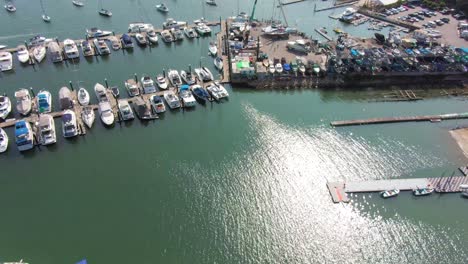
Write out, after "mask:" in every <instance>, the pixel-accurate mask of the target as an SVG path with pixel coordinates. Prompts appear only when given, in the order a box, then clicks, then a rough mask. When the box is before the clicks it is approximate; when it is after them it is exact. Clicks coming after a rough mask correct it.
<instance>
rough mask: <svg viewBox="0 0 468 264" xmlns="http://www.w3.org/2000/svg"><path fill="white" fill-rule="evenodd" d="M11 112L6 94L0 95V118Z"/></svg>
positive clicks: (4, 117)
mask: <svg viewBox="0 0 468 264" xmlns="http://www.w3.org/2000/svg"><path fill="white" fill-rule="evenodd" d="M10 112H11V101H10V98H8V97H7V96H1V95H0V119H6V117H7V116H8V115H9V114H10Z"/></svg>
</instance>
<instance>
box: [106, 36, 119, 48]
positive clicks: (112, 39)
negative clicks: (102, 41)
mask: <svg viewBox="0 0 468 264" xmlns="http://www.w3.org/2000/svg"><path fill="white" fill-rule="evenodd" d="M108 39H109V40H110V42H111V47H112V49H113V50H119V49H121V48H122V44H121V43H120V41H119V39H118V38H117V37H115V36H110V37H109V38H108Z"/></svg>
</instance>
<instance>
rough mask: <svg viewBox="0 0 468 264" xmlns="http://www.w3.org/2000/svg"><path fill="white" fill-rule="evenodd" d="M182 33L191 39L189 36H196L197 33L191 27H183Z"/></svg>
mask: <svg viewBox="0 0 468 264" xmlns="http://www.w3.org/2000/svg"><path fill="white" fill-rule="evenodd" d="M184 34H185V36H187V38H189V39H191V38H198V33H197V31H195V29H193V28H191V27H185V28H184Z"/></svg>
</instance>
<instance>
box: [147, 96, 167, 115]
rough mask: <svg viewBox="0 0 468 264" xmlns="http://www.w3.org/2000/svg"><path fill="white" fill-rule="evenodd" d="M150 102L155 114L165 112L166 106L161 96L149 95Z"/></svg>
mask: <svg viewBox="0 0 468 264" xmlns="http://www.w3.org/2000/svg"><path fill="white" fill-rule="evenodd" d="M150 104H151V107H152V108H153V110H154V112H155V113H156V114H160V113H164V112H166V106H165V105H164V101H163V99H162V97H161V96H158V95H153V96H151V97H150Z"/></svg>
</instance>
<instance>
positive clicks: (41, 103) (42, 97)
mask: <svg viewBox="0 0 468 264" xmlns="http://www.w3.org/2000/svg"><path fill="white" fill-rule="evenodd" d="M37 104H38V111H39V113H41V114H43V113H50V112H52V95H51V94H50V92H49V91H40V92H39V93H38V94H37Z"/></svg>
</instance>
